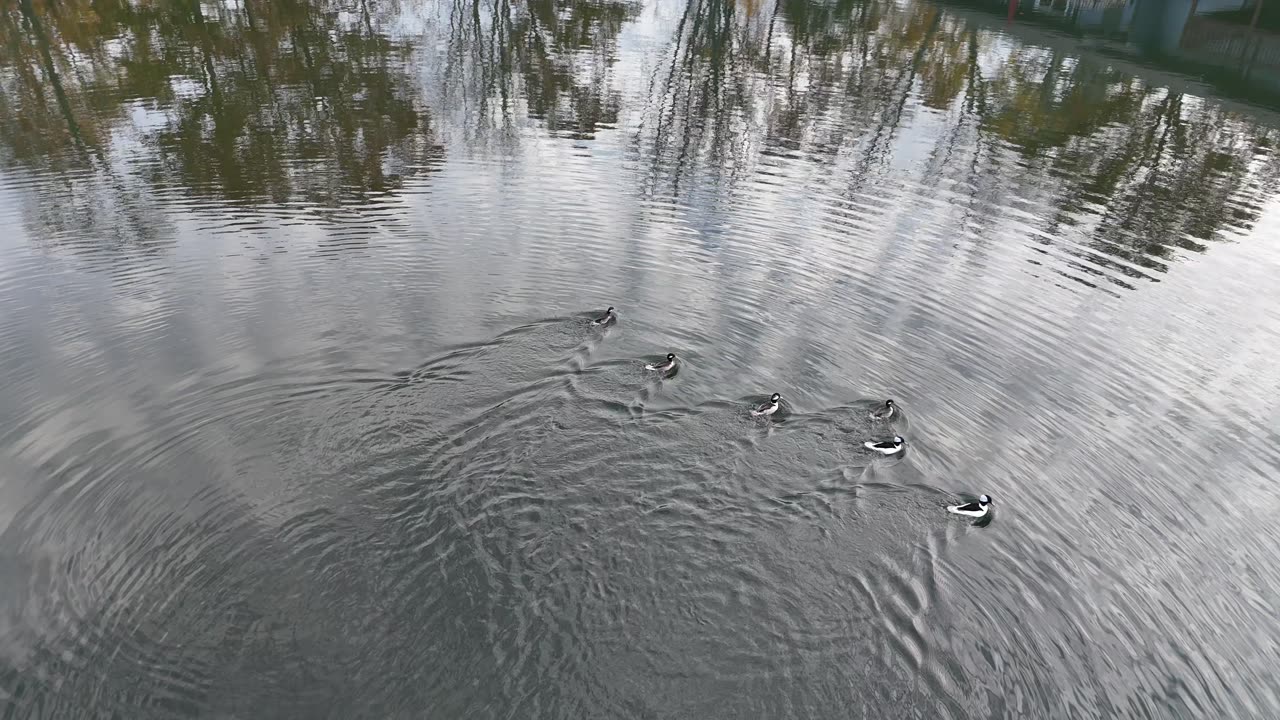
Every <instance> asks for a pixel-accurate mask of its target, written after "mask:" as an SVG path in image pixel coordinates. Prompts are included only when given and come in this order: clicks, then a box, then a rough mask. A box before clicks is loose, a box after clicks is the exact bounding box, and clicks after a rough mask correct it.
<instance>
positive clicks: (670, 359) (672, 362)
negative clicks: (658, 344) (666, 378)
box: [644, 353, 676, 373]
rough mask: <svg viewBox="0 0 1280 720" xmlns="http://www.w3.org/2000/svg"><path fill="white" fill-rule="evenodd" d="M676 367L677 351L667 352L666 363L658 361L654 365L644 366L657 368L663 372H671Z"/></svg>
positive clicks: (647, 368) (651, 368)
mask: <svg viewBox="0 0 1280 720" xmlns="http://www.w3.org/2000/svg"><path fill="white" fill-rule="evenodd" d="M675 367H676V354H675V353H667V361H666V362H664V363H657V364H654V365H645V366H644V369H645V370H656V371H658V372H661V373H666V372H671V371H672V370H674V369H675Z"/></svg>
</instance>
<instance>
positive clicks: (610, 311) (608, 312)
mask: <svg viewBox="0 0 1280 720" xmlns="http://www.w3.org/2000/svg"><path fill="white" fill-rule="evenodd" d="M604 314H605V315H612V314H613V306H612V305H610V306H609V309H608V310H605V311H604Z"/></svg>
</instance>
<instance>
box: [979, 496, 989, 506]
mask: <svg viewBox="0 0 1280 720" xmlns="http://www.w3.org/2000/svg"><path fill="white" fill-rule="evenodd" d="M978 503H979V504H981V505H990V504H991V496H990V495H979V496H978Z"/></svg>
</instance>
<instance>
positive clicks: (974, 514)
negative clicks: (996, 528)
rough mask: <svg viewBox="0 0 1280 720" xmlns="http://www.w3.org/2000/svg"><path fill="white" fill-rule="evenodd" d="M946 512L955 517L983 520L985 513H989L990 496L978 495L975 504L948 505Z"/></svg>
mask: <svg viewBox="0 0 1280 720" xmlns="http://www.w3.org/2000/svg"><path fill="white" fill-rule="evenodd" d="M947 512H949V513H953V514H955V515H965V516H968V517H971V518H984V517H986V516H987V513H989V512H991V496H990V495H979V496H978V501H977V502H971V503H965V504H963V505H948V506H947Z"/></svg>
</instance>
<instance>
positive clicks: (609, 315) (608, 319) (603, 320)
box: [591, 305, 618, 326]
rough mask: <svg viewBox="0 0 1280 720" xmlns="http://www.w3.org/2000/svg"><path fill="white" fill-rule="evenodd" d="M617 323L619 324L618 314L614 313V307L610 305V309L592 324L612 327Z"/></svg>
mask: <svg viewBox="0 0 1280 720" xmlns="http://www.w3.org/2000/svg"><path fill="white" fill-rule="evenodd" d="M616 322H618V314H617V313H615V312H614V311H613V306H612V305H610V306H609V309H608V310H605V311H604V314H603V315H601V316H600V317H598V318H596V319H595V320H592V321H591V324H592V325H600V326H605V325H612V324H614V323H616Z"/></svg>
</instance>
